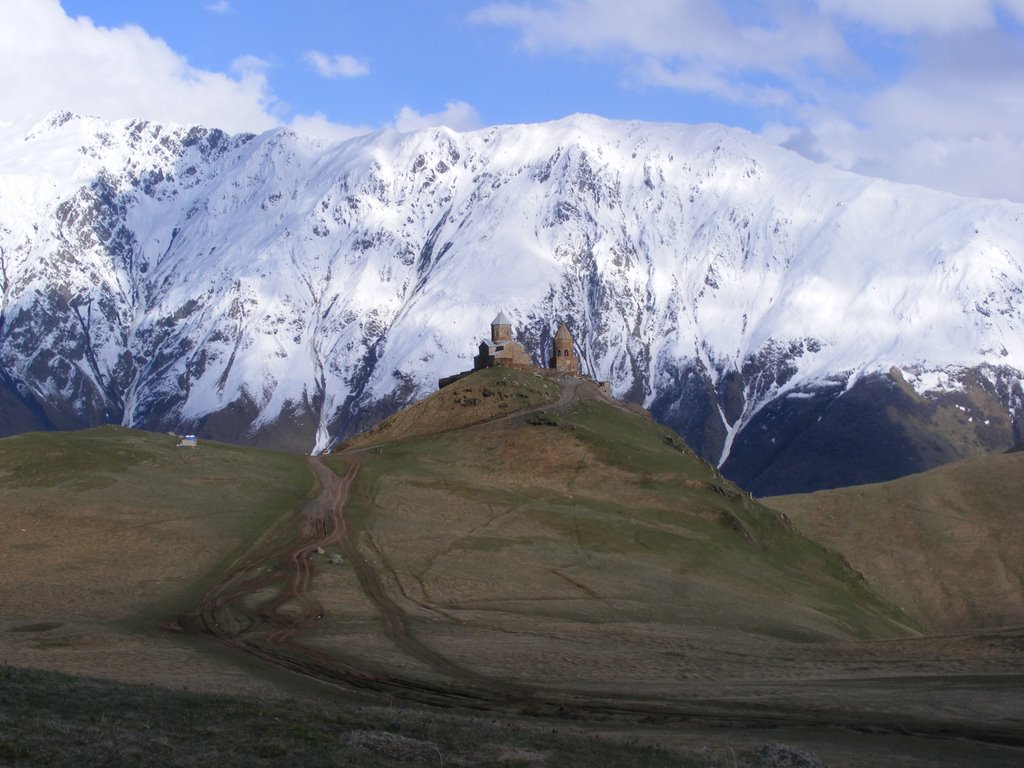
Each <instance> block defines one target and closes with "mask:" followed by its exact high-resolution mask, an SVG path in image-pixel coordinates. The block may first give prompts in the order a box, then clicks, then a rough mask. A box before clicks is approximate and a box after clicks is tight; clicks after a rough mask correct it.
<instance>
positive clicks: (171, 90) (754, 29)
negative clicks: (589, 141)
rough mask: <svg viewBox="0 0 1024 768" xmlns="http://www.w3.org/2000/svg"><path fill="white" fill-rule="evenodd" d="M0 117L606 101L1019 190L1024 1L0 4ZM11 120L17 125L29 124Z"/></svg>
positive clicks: (285, 114)
mask: <svg viewBox="0 0 1024 768" xmlns="http://www.w3.org/2000/svg"><path fill="white" fill-rule="evenodd" d="M0 13H2V18H4V20H5V21H4V24H3V25H2V26H0V68H2V71H4V72H5V73H6V74H5V78H4V79H3V81H2V82H0V123H2V124H5V125H11V124H13V125H14V126H19V127H20V126H22V125H23V124H25V123H26V122H30V121H32V120H33V119H35V120H37V119H39V118H41V117H42V116H43V115H45V114H46V113H47V112H49V111H51V110H53V109H70V110H72V111H76V112H80V113H86V114H96V115H100V116H103V117H110V118H122V117H145V118H149V119H155V120H162V121H172V122H179V123H191V122H200V123H203V124H206V125H218V126H220V127H223V128H225V129H227V130H231V131H241V130H253V131H261V130H266V129H269V128H272V127H275V126H279V125H285V126H291V127H293V128H294V129H296V130H298V131H303V132H308V133H314V134H318V135H321V136H325V137H328V138H335V139H344V138H346V137H350V136H353V135H356V134H358V133H363V132H367V131H371V130H379V129H381V128H385V127H395V128H398V129H400V130H412V129H416V128H420V127H427V126H431V125H437V124H447V125H449V126H450V127H452V128H455V129H457V130H471V129H474V128H477V127H482V126H486V125H493V124H500V123H520V122H537V121H544V120H551V119H557V118H559V117H563V116H565V115H567V114H570V113H573V112H590V113H594V114H598V115H603V116H605V117H612V118H620V119H639V120H657V121H668V122H681V123H699V122H721V123H724V124H726V125H731V126H736V127H740V128H745V129H747V130H749V131H752V132H754V133H759V134H762V135H763V136H765V137H766V138H768V139H769V140H771V141H774V142H777V143H779V144H781V145H783V146H786V147H789V148H791V149H794V150H796V151H798V152H801V153H802V154H804V155H806V156H808V157H810V158H812V159H814V160H818V161H820V162H825V163H829V164H832V165H835V166H837V167H841V168H847V169H850V170H855V171H858V172H861V173H867V174H869V175H874V176H881V177H884V178H890V179H894V180H898V181H906V182H911V183H919V184H924V185H927V186H932V187H936V188H940V189H947V190H950V191H953V192H957V193H959V194H965V195H979V196H985V197H1005V198H1009V199H1012V200H1017V201H1024V30H1022V20H1024V0H761V1H760V2H758V1H755V0H699V1H698V0H633V2H628V3H627V2H623V0H378V2H365V0H364V2H350V1H349V0H290V2H287V3H285V2H280V0H178V2H176V3H165V2H156V1H155V0H152V1H147V0H133V1H128V0H0ZM12 127H13V126H12Z"/></svg>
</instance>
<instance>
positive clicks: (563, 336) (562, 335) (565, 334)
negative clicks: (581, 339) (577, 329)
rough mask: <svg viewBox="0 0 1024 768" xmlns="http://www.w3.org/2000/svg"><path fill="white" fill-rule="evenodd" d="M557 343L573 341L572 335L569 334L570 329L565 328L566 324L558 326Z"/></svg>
mask: <svg viewBox="0 0 1024 768" xmlns="http://www.w3.org/2000/svg"><path fill="white" fill-rule="evenodd" d="M555 340H556V341H572V334H570V333H569V329H568V328H566V327H565V323H562V324H561V325H560V326H558V332H557V333H556V334H555Z"/></svg>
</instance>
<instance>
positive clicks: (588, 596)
mask: <svg viewBox="0 0 1024 768" xmlns="http://www.w3.org/2000/svg"><path fill="white" fill-rule="evenodd" d="M484 373H485V374H486V375H487V376H490V377H492V379H493V378H494V376H495V374H494V373H493V372H484ZM500 376H501V379H502V381H503V382H504V383H503V384H501V385H497V384H496V382H494V381H492V380H491V379H488V386H490V387H493V388H495V390H496V391H495V394H494V396H493V398H492V399H497V398H499V397H500V396H502V394H501V390H507V392H508V391H511V392H514V391H518V390H521V389H522V388H524V387H526V386H528V384H529V379H530V378H531V375H530V374H529V373H522V372H517V371H503V372H501V374H500ZM460 383H462V384H464V385H465V386H474V385H478V384H479V382H478V381H477V382H475V381H474V377H473V376H471V377H469V378H467V379H465V380H463V382H460ZM507 392H505V393H504V394H507ZM424 407H432V408H434V409H436V411H437V412H435V413H433V414H432V416H431V419H432V420H433V421H434V422H436V423H438V424H444V423H447V418H446V413H447V412H448V411H449V410H454V409H462V408H463V406H460V405H457V404H454V405H453V404H452V403H450V402H448V400H441V399H434V400H432V401H431V402H428V404H427V405H426V406H424ZM488 407H489V406H488ZM359 444H360V443H358V442H357V443H356V445H359ZM330 461H331V462H332V463H333V464H334V465H335V466H336V467H337V469H338V471H339V472H343V471H344V470H345V468H346V467H347V466H349V465H350V463H351V462H352V461H357V462H359V463H360V465H361V469H360V473H359V475H358V477H357V480H356V485H355V488H354V493H353V495H352V497H351V498H350V501H349V509H348V516H349V525H350V526H351V527H352V528H353V530H354V532H355V534H356V535H357V537H358V541H359V545H360V547H361V548H362V549H363V551H365V552H366V553H367V555H368V556H369V557H370V558H372V559H373V562H374V563H375V567H376V569H377V570H378V571H379V572H380V573H382V574H383V575H384V581H385V584H386V586H387V587H388V590H389V592H390V594H391V595H392V597H394V598H395V599H396V600H397V601H398V602H399V603H400V605H401V606H402V608H403V610H404V611H406V612H407V613H408V614H409V621H410V625H411V626H412V628H413V631H414V633H415V634H416V636H417V637H419V638H421V639H424V641H425V642H426V643H427V644H429V645H430V646H431V647H432V648H435V649H437V650H438V651H439V652H441V653H442V654H443V655H445V656H446V657H448V658H451V659H453V660H455V663H456V664H459V665H463V666H465V667H466V668H472V669H478V670H487V673H488V674H493V675H497V676H499V677H501V678H502V679H506V680H508V679H513V680H517V681H523V682H536V681H541V682H542V684H550V685H565V684H570V683H571V684H572V685H574V686H577V687H579V688H585V689H592V688H600V687H602V686H608V685H611V684H614V685H615V686H618V685H619V684H620V683H621V682H622V681H623V680H628V681H629V683H628V685H627V687H629V686H636V685H639V684H641V681H642V683H643V684H644V685H648V684H649V685H654V686H659V685H661V684H663V683H665V682H666V681H667V680H668V679H669V678H674V679H675V680H676V681H678V680H679V679H682V678H684V677H686V676H687V675H690V674H695V675H696V674H702V673H699V672H698V671H697V669H698V668H700V667H701V666H702V664H705V663H707V661H708V660H707V659H706V658H704V659H702V658H699V657H698V655H697V654H694V655H692V656H691V655H688V654H686V653H685V652H683V649H684V648H685V647H687V644H688V643H694V644H696V645H701V644H704V643H709V644H712V645H715V644H717V645H716V647H717V648H719V649H721V648H724V647H727V646H729V644H730V643H736V644H738V645H743V646H744V648H745V649H746V651H749V652H752V653H756V652H757V651H756V650H755V651H751V649H750V647H749V642H750V641H751V638H756V639H760V640H759V641H764V642H766V643H771V642H779V641H783V642H789V641H796V642H803V641H820V640H835V639H842V640H848V639H864V638H877V637H894V636H900V635H906V634H908V633H909V632H910V629H909V628H908V626H907V625H906V623H905V621H904V619H903V617H901V616H900V615H899V614H898V612H897V611H895V610H894V609H892V608H891V607H890V606H888V605H887V604H885V603H884V602H882V601H881V600H879V599H878V598H876V597H875V596H874V595H873V594H872V593H871V592H870V591H869V590H868V589H867V588H866V587H865V585H864V584H863V583H862V582H861V581H859V580H858V579H857V578H856V577H855V575H854V574H852V573H851V572H850V571H849V570H848V569H847V568H846V567H845V565H844V564H843V563H842V561H841V560H840V559H839V558H837V557H835V556H833V555H832V554H830V553H829V552H827V551H826V550H825V549H824V548H823V547H821V546H820V545H818V544H816V543H814V542H812V541H810V540H808V539H806V538H804V537H803V536H802V535H800V534H799V533H797V532H796V531H794V530H793V529H792V528H791V527H790V526H789V525H788V523H787V522H786V521H785V519H784V518H783V517H782V516H780V515H779V514H778V513H776V512H775V511H773V510H770V509H768V508H766V507H764V506H762V505H761V504H759V503H758V502H756V501H755V500H753V499H752V498H750V497H749V496H747V495H746V494H743V493H742V492H740V491H739V490H738V489H737V488H736V487H735V486H733V485H732V484H731V483H729V482H728V481H726V480H724V479H723V478H722V477H721V476H720V475H719V474H718V472H717V471H716V470H714V469H713V468H712V467H711V466H709V465H708V464H707V463H705V462H703V461H701V460H700V459H698V458H697V457H696V456H695V455H694V454H693V453H692V452H691V451H690V450H689V449H688V448H687V447H686V446H685V445H684V444H683V442H682V441H681V439H680V438H679V437H678V436H676V435H675V434H674V433H673V432H671V431H670V430H668V429H666V428H663V427H660V426H658V425H656V424H655V423H654V422H652V421H651V420H650V419H649V418H645V417H644V416H641V415H639V414H637V413H636V412H634V411H633V410H631V409H627V408H623V407H619V406H618V405H616V404H615V403H613V402H611V401H608V400H607V399H604V398H603V397H601V396H600V395H599V394H598V392H597V390H596V388H594V387H593V385H579V397H578V398H577V399H575V400H574V401H573V402H571V403H569V404H567V405H565V407H562V408H557V407H554V406H551V405H548V406H543V408H542V409H541V410H538V409H536V408H534V409H527V410H524V411H522V412H521V413H520V414H519V415H518V416H515V417H513V418H507V419H502V420H500V421H497V422H491V423H483V424H480V425H478V426H474V427H470V428H465V429H460V430H446V431H441V432H439V433H437V434H432V435H427V434H421V435H419V436H416V437H412V438H409V439H406V440H399V441H397V442H393V443H391V444H389V445H387V447H385V448H384V449H383V450H382V452H379V453H378V452H376V451H369V450H356V449H352V450H349V451H347V452H341V453H339V454H336V455H334V456H333V457H331V459H330ZM323 631H324V632H325V633H330V632H334V633H335V635H334V637H333V641H332V647H335V648H339V649H340V648H346V649H348V650H347V651H346V652H353V653H354V652H355V651H354V647H355V646H354V644H353V643H352V642H350V641H351V637H350V636H349V635H348V634H347V633H348V632H349V628H347V627H346V626H343V625H341V624H340V623H338V624H335V623H332V622H330V621H327V622H326V623H325V626H324V628H323ZM710 638H715V639H714V640H712V639H710ZM325 642H326V641H325ZM695 647H696V646H695ZM738 653H739V652H737V654H738ZM736 658H737V659H738V658H739V656H738V655H737V657H736ZM734 660H735V659H734ZM723 663H724V662H723ZM609 670H615V672H614V674H609ZM733 671H735V670H733ZM703 673H711V670H710V666H707V667H706V668H705V669H704V670H703ZM730 674H731V673H730Z"/></svg>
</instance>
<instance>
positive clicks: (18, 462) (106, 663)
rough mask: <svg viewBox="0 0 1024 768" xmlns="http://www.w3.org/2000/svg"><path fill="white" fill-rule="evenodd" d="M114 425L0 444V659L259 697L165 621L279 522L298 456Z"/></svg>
mask: <svg viewBox="0 0 1024 768" xmlns="http://www.w3.org/2000/svg"><path fill="white" fill-rule="evenodd" d="M177 444H178V439H177V438H175V437H174V436H171V435H163V434H151V433H146V432H138V431H132V430H126V429H121V428H118V427H102V428H99V429H93V430H86V431H83V432H74V433H33V434H26V435H20V436H17V437H11V438H7V439H4V440H0V660H3V661H6V662H7V663H10V664H18V665H25V666H31V667H37V668H43V669H53V670H62V671H67V672H74V673H80V674H97V675H102V676H105V677H114V678H116V679H120V680H126V681H131V682H157V683H162V684H170V685H174V686H182V685H185V686H189V687H194V688H199V687H202V688H204V689H206V690H211V689H212V690H219V689H223V690H256V689H257V688H258V687H259V686H260V685H262V684H260V683H257V682H254V681H252V680H251V679H249V678H248V677H247V676H246V675H245V674H244V673H243V672H242V671H241V670H239V669H237V668H232V667H230V666H225V665H222V664H218V663H216V662H215V661H214V660H212V659H211V658H209V657H208V656H207V655H205V654H200V653H197V652H196V651H195V650H194V648H193V644H183V643H182V642H180V640H179V639H178V638H175V637H173V636H172V635H171V633H169V632H167V631H165V630H162V629H161V628H160V627H161V625H163V624H165V623H166V622H167V621H168V620H170V619H172V618H173V617H174V616H176V615H177V614H179V613H182V612H185V611H187V610H189V609H190V608H191V607H192V606H194V605H195V604H196V602H197V601H198V600H199V598H200V597H201V596H202V594H203V593H204V591H205V590H206V589H207V588H208V587H209V585H210V583H212V581H213V580H215V578H216V577H217V576H218V575H219V574H220V573H221V572H222V571H223V570H224V569H225V568H227V567H228V565H229V564H230V563H231V562H232V561H233V560H234V559H235V558H237V557H238V556H240V555H241V554H242V553H243V552H245V551H246V550H247V549H248V548H250V547H251V546H252V545H253V544H254V543H255V542H256V541H257V540H258V539H259V538H260V537H262V536H263V535H265V534H266V532H267V530H268V529H269V528H270V527H271V526H272V525H273V524H274V523H275V521H277V520H280V519H282V518H284V517H287V516H288V515H289V513H294V512H297V511H299V510H301V509H302V507H303V505H304V504H305V502H306V500H307V499H308V497H309V496H310V494H311V493H312V492H313V490H314V487H315V483H314V478H313V476H312V475H311V474H310V473H309V471H308V469H307V468H306V465H305V461H304V460H303V459H302V458H301V457H297V456H290V455H287V454H279V453H273V452H269V451H256V450H252V449H244V448H239V447H236V446H230V445H222V444H216V443H205V442H204V443H202V444H201V446H200V447H198V448H181V447H177Z"/></svg>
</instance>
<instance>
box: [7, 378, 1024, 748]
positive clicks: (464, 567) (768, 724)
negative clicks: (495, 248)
mask: <svg viewBox="0 0 1024 768" xmlns="http://www.w3.org/2000/svg"><path fill="white" fill-rule="evenodd" d="M0 526H2V529H0V534H2V535H0V764H8V763H10V764H13V765H26V766H27V765H62V764H68V763H69V762H75V763H77V764H83V765H96V764H102V765H147V764H148V765H182V766H192V765H199V764H204V765H208V764H210V763H216V764H218V765H271V764H274V765H277V764H280V763H281V762H289V763H292V764H295V765H340V764H357V765H369V766H374V765H438V766H442V765H523V766H563V765H610V766H616V765H623V766H626V765H633V766H648V765H649V766H663V765H682V766H690V765H692V766H733V767H734V768H735V767H737V766H748V767H751V768H752V767H753V766H760V767H761V768H778V767H780V766H787V767H788V766H794V765H799V766H809V767H810V768H816V766H819V765H822V764H826V765H828V766H831V768H843V767H844V766H846V767H847V768H863V767H866V766H876V765H907V766H960V765H972V766H991V767H992V768H996V767H997V766H998V767H1000V768H1002V767H1004V766H1016V765H1020V764H1021V762H1022V757H1024V723H1022V721H1021V717H1020V712H1021V711H1024V684H1022V682H1024V630H1021V629H1014V628H1005V627H1003V628H993V629H986V630H984V631H982V632H966V633H959V634H946V635H937V636H923V635H922V634H921V633H920V631H919V630H920V628H921V627H922V626H923V625H922V624H921V623H920V622H919V621H918V620H917V619H915V618H914V617H913V616H912V615H911V614H910V612H909V611H901V610H900V609H899V608H897V607H895V606H894V605H893V604H892V602H891V601H889V600H887V599H886V598H885V597H881V596H879V594H878V593H877V592H876V591H873V589H872V581H871V579H870V574H869V575H868V578H867V579H866V580H865V579H862V578H860V577H859V576H858V575H857V574H856V573H855V572H854V571H853V570H852V569H850V568H849V567H848V566H847V565H846V564H845V563H844V562H843V561H842V560H841V559H840V558H839V557H837V556H836V555H834V554H833V553H832V552H830V551H828V550H826V549H825V548H824V547H822V546H821V545H820V544H819V543H816V542H815V541H813V540H811V539H808V538H806V537H805V536H803V535H801V534H800V533H799V532H797V531H796V530H795V529H794V528H793V527H792V526H791V525H790V523H789V522H788V521H787V519H786V518H785V517H784V516H782V515H780V514H779V513H778V512H776V511H775V510H773V509H770V508H768V507H765V506H763V505H762V504H760V503H758V502H757V501H756V500H754V499H752V498H750V497H749V496H747V495H746V494H743V493H742V492H740V491H739V489H737V488H736V487H734V486H732V485H731V484H729V483H728V482H726V481H724V480H723V479H722V478H721V476H720V475H719V474H718V473H717V472H716V471H715V470H714V469H713V468H712V467H710V466H708V465H707V464H705V463H704V462H701V461H699V460H698V459H697V458H696V457H695V456H693V454H692V453H691V452H690V451H689V449H688V448H687V447H686V446H685V445H684V444H683V443H682V442H681V441H680V440H679V438H678V437H677V436H675V435H674V434H673V433H671V432H670V431H669V430H666V429H663V428H661V427H659V426H657V425H655V424H654V423H653V422H651V421H650V420H649V419H648V418H645V417H644V416H643V415H642V414H639V413H637V412H636V410H635V409H632V408H628V407H624V406H622V405H621V404H617V403H615V402H612V401H609V400H607V399H606V398H604V397H603V396H602V395H601V394H600V393H599V392H598V391H597V389H596V388H594V387H593V386H592V385H590V384H588V383H586V382H582V381H579V380H565V381H558V380H553V379H549V378H546V377H540V376H535V375H531V374H529V373H522V372H510V371H500V370H491V371H484V372H481V373H479V374H477V375H475V376H471V377H469V378H467V379H465V380H462V381H460V382H457V383H456V384H454V385H452V387H450V388H448V389H446V390H444V391H442V392H440V393H438V394H437V395H435V396H434V397H432V398H429V399H428V400H426V401H424V402H422V403H420V404H419V405H418V406H417V407H416V408H414V409H410V410H409V411H407V412H404V413H402V414H398V415H396V417H395V418H393V419H390V420H388V421H387V422H386V423H384V424H382V425H381V426H380V427H379V428H378V429H376V430H374V431H373V432H372V433H371V434H369V435H367V436H364V437H362V438H360V439H358V440H354V441H352V442H351V443H349V445H348V446H347V448H346V449H345V450H343V451H341V452H339V453H337V454H335V455H332V456H329V457H322V458H315V459H306V458H302V457H294V456H287V455H279V454H272V453H266V452H259V451H252V450H247V449H241V448H234V447H230V446H220V445H216V444H202V445H201V446H200V448H199V449H196V450H194V451H193V450H190V449H185V448H178V447H176V440H175V439H174V438H173V437H170V436H165V435H147V434H144V433H135V432H128V431H126V430H118V429H103V430H91V431H87V432H83V433H74V434H61V435H25V436H22V437H20V438H13V439H10V440H5V441H0ZM216 641H219V642H216ZM28 668H35V670H42V671H34V670H32V669H28ZM49 670H61V671H64V672H69V673H73V674H75V675H76V677H65V676H63V675H61V674H59V673H56V672H53V671H49ZM283 670H292V671H296V672H299V673H300V674H298V675H295V674H292V673H291V672H286V671H283ZM81 675H84V676H86V677H89V678H106V679H107V680H108V681H109V680H119V681H126V682H128V683H132V685H125V684H123V683H121V684H116V683H111V682H103V681H100V680H95V679H83V678H82V677H78V676H81ZM140 684H142V685H140ZM153 684H155V686H154V685H153ZM183 688H187V689H188V690H187V691H183V690H182V689H183ZM215 694H220V695H215ZM224 694H230V695H224ZM290 697H297V698H295V699H293V698H290ZM776 742H782V743H784V744H789V745H790V746H789V747H781V746H777V745H774V746H773V743H776ZM69 755H75V756H77V759H72V758H69ZM815 755H816V756H817V757H815ZM819 758H820V759H819Z"/></svg>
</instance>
